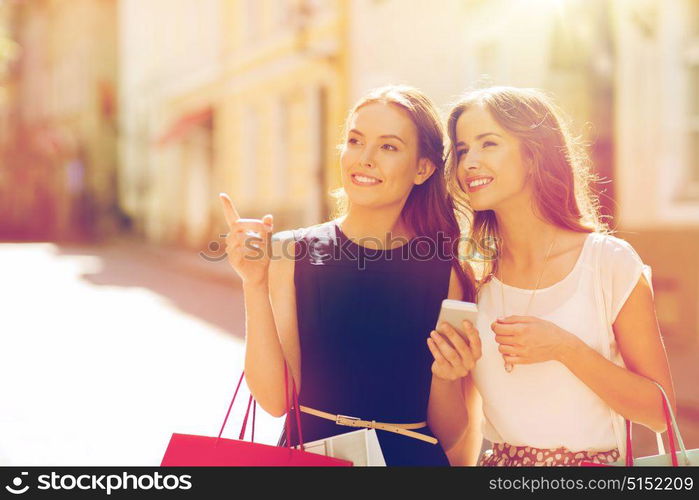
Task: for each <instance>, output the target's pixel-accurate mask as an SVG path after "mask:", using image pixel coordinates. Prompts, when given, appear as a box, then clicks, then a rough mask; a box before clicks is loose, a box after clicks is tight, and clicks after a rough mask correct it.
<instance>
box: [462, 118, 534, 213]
mask: <svg viewBox="0 0 699 500" xmlns="http://www.w3.org/2000/svg"><path fill="white" fill-rule="evenodd" d="M455 151H456V159H457V160H456V161H457V171H456V176H457V179H458V181H459V185H460V186H461V189H463V190H464V192H466V193H467V194H468V197H469V201H470V204H471V207H472V208H473V210H477V211H480V210H497V209H498V208H499V207H502V206H504V205H505V204H512V203H513V202H514V201H516V200H524V201H528V200H530V199H531V196H532V191H531V183H530V182H528V181H527V174H528V172H529V170H530V169H531V162H530V161H528V160H527V159H526V157H525V155H524V154H523V150H522V143H521V141H520V139H519V138H518V137H516V136H515V135H513V134H511V133H509V132H507V131H506V130H505V129H503V128H502V127H501V126H500V125H499V124H498V123H497V122H496V121H495V119H493V116H492V115H491V113H490V112H489V111H488V109H487V108H486V107H485V106H483V105H482V104H475V105H473V106H470V107H469V108H467V109H466V110H465V111H464V112H463V113H462V114H461V116H460V117H459V119H458V121H457V123H456V145H455Z"/></svg>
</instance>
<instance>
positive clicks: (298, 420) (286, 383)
mask: <svg viewBox="0 0 699 500" xmlns="http://www.w3.org/2000/svg"><path fill="white" fill-rule="evenodd" d="M244 378H245V371H243V372H241V374H240V378H239V379H238V385H236V387H235V392H234V393H233V398H232V399H231V403H230V404H229V405H228V411H227V412H226V416H225V417H224V419H223V424H222V425H221V430H220V431H219V432H218V437H217V438H216V439H217V440H218V439H221V435H222V434H223V429H224V428H225V427H226V423H227V422H228V417H229V416H230V414H231V409H232V408H233V403H235V398H236V397H237V396H238V391H239V390H240V386H241V384H242V383H243V379H244ZM288 394H289V376H288V366H287V364H286V360H285V361H284V395H285V397H284V403H285V406H286V416H287V418H286V419H285V428H286V442H287V446H288V447H289V448H290V447H291V428H290V427H289V418H288V417H289V399H288V397H287V395H288ZM292 397H293V404H294V410H295V412H296V426H297V430H298V435H299V444H300V446H301V449H302V450H303V449H304V445H303V434H302V433H301V418H300V413H299V404H298V394H297V392H296V381H295V380H294V379H293V377H292ZM251 406H252V437H251V441H252V442H253V443H254V442H255V416H256V415H255V414H256V412H255V410H256V409H257V401H255V399H254V398H253V396H252V394H251V395H250V397H249V398H248V407H247V409H246V410H245V417H244V418H243V423H242V425H241V429H240V434H239V435H238V439H241V440H242V439H243V438H244V436H245V429H246V428H247V422H248V418H249V416H250V407H251Z"/></svg>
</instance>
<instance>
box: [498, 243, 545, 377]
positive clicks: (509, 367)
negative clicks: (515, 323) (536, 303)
mask: <svg viewBox="0 0 699 500" xmlns="http://www.w3.org/2000/svg"><path fill="white" fill-rule="evenodd" d="M556 236H557V235H556V234H554V236H553V239H552V240H551V244H550V245H549V249H548V252H546V258H544V265H543V266H542V267H541V272H540V273H539V278H538V279H537V280H536V286H535V287H534V291H533V292H532V294H531V296H530V297H529V302H528V303H527V308H526V309H525V311H524V316H529V309H530V308H531V306H532V301H533V300H534V296H535V295H536V292H537V290H539V284H541V277H542V276H543V275H544V271H545V270H546V264H548V261H549V255H551V250H552V249H553V244H554V243H555V242H556ZM498 270H499V271H500V278H498V279H499V280H500V301H501V306H502V318H506V317H507V314H506V312H505V291H504V289H505V281H504V280H503V279H502V269H498ZM513 368H514V366H513V365H512V364H510V363H507V362H506V363H505V370H506V371H507V372H508V373H509V372H511V371H512V369H513Z"/></svg>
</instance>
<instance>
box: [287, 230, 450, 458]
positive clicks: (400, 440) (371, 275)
mask: <svg viewBox="0 0 699 500" xmlns="http://www.w3.org/2000/svg"><path fill="white" fill-rule="evenodd" d="M294 238H295V252H296V261H295V272H294V283H295V285H296V302H297V314H298V331H299V341H300V347H301V379H302V384H301V392H300V394H299V395H298V397H299V404H300V405H302V406H309V407H311V408H314V409H317V410H321V411H325V412H329V413H332V414H341V415H349V416H353V417H358V418H361V419H364V420H376V421H377V422H394V423H413V422H421V421H425V420H427V403H428V400H429V395H430V384H431V379H432V372H431V365H432V362H433V358H432V354H431V353H430V351H429V348H428V347H427V337H428V336H429V333H430V331H431V330H432V329H433V328H434V327H435V324H436V322H437V317H438V315H439V310H440V307H441V302H442V300H443V299H445V298H447V294H448V290H449V276H450V272H451V262H450V261H449V259H448V258H445V256H444V255H438V254H437V253H436V251H435V250H436V249H435V248H434V247H435V245H434V244H432V245H430V244H428V243H427V240H425V239H420V238H413V239H412V240H410V241H409V242H408V243H406V244H405V245H404V246H401V247H398V248H394V249H390V250H374V249H370V248H366V247H363V246H360V245H357V244H356V243H354V242H352V241H351V240H350V239H349V238H348V237H347V236H346V235H345V234H344V233H342V231H341V230H340V228H339V226H338V225H337V223H336V222H334V221H331V222H328V223H325V224H321V225H318V226H313V227H310V228H305V229H300V230H296V231H294ZM287 418H290V419H292V420H291V422H290V427H291V430H292V435H291V436H292V438H291V439H292V444H293V445H297V444H298V436H297V435H296V423H295V420H294V419H295V417H294V416H293V415H291V416H289V417H287ZM356 430H358V428H354V427H347V426H340V425H337V424H335V423H334V422H333V421H330V420H326V419H323V418H320V417H316V416H314V415H309V414H307V413H301V431H302V432H303V438H304V442H311V441H314V440H317V439H322V438H326V437H330V436H334V435H337V434H343V433H345V432H352V431H356ZM416 432H421V433H423V434H427V435H430V436H432V433H431V431H430V430H429V428H428V427H424V428H422V429H418V430H417V431H416ZM376 433H377V435H378V438H379V442H380V444H381V450H382V452H383V455H384V458H385V460H386V464H387V465H389V466H391V465H449V462H448V460H447V457H446V455H445V454H444V451H443V450H442V447H441V446H440V444H431V443H428V442H425V441H422V440H419V439H415V438H411V437H407V436H402V435H400V434H396V433H393V432H388V431H383V430H378V429H377V430H376ZM285 441H286V439H285V435H284V432H282V436H281V438H280V440H279V445H284V444H285Z"/></svg>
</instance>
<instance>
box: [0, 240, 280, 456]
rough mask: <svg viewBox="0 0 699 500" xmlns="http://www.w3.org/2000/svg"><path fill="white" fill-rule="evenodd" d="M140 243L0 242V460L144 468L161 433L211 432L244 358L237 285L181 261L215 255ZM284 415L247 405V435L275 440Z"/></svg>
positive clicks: (164, 436)
mask: <svg viewBox="0 0 699 500" xmlns="http://www.w3.org/2000/svg"><path fill="white" fill-rule="evenodd" d="M142 250H144V247H131V246H129V245H116V246H105V247H89V248H88V247H71V246H59V245H55V244H51V243H34V244H2V245H0V276H2V286H1V287H0V298H1V299H2V304H3V308H2V319H3V328H2V333H1V334H0V352H2V363H1V364H0V377H2V380H3V383H2V385H1V387H2V388H1V389H0V465H20V464H21V465H140V466H154V465H159V464H160V460H161V459H162V456H163V453H164V451H165V449H166V447H167V444H168V440H169V438H170V435H171V433H173V432H178V433H186V434H201V435H208V436H216V435H217V434H218V431H219V429H220V427H221V423H222V422H223V418H224V416H225V414H226V411H227V409H228V405H229V403H230V399H231V397H232V395H233V391H234V389H235V384H236V383H237V381H238V377H239V376H240V373H241V370H242V367H243V336H244V330H243V328H244V323H243V305H242V300H241V299H242V295H241V291H240V289H239V287H237V286H236V285H235V281H234V280H231V281H230V282H225V281H223V280H216V279H211V278H208V277H206V276H198V275H197V274H196V273H194V272H182V271H180V270H178V269H177V263H178V262H183V261H186V260H187V259H190V260H192V261H194V260H198V261H200V262H201V265H203V266H214V265H216V264H215V263H209V262H206V261H204V260H203V259H201V258H200V257H199V256H198V255H197V254H196V253H195V252H186V253H184V254H182V251H179V252H180V254H176V253H172V256H177V257H178V258H177V259H174V258H173V259H172V261H170V262H168V260H169V259H168V256H169V255H170V254H168V253H166V254H164V256H159V255H157V254H152V253H149V252H147V251H142ZM218 264H220V265H221V266H224V265H225V263H218ZM189 271H191V267H190V269H189ZM228 271H229V272H230V275H233V271H232V270H230V268H229V269H228ZM248 394H249V393H248V391H247V388H245V390H244V391H243V390H241V394H239V395H238V399H237V400H236V405H235V407H234V409H233V411H232V412H231V418H230V420H229V422H228V425H227V427H226V431H225V432H224V436H225V437H231V438H237V435H238V432H239V430H240V424H241V422H242V415H243V413H244V412H245V407H246V405H247V396H248ZM281 423H282V419H275V418H273V417H270V416H269V415H267V414H266V413H264V412H263V411H259V408H258V412H257V425H256V429H255V440H256V441H259V442H264V443H270V444H273V443H276V439H277V437H278V433H279V430H280V429H281ZM248 429H249V426H248ZM249 432H250V431H249V430H248V439H249V435H250V434H249Z"/></svg>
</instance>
